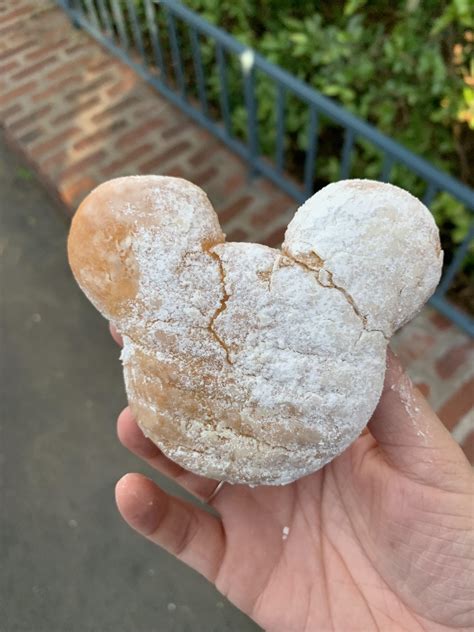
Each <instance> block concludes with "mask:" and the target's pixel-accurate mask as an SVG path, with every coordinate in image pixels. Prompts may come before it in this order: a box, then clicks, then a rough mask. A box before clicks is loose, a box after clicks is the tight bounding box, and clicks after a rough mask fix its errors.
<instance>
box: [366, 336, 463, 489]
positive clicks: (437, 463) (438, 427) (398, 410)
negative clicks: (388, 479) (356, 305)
mask: <svg viewBox="0 0 474 632" xmlns="http://www.w3.org/2000/svg"><path fill="white" fill-rule="evenodd" d="M369 430H370V432H371V434H372V436H373V437H374V438H375V439H376V441H377V443H378V444H379V446H380V448H381V450H382V453H383V454H384V456H385V457H386V459H387V461H388V462H389V463H390V464H391V465H392V466H393V467H394V468H396V469H397V470H400V471H401V472H403V473H404V474H405V475H407V476H408V477H410V478H412V479H414V480H417V481H418V482H421V483H423V484H429V485H435V486H438V487H443V488H446V489H448V488H449V489H450V490H452V491H454V489H458V488H460V487H461V486H462V484H463V483H465V481H466V477H470V476H471V468H470V465H469V462H468V460H467V459H466V457H465V456H464V453H463V451H462V450H461V448H460V447H459V445H458V444H457V443H456V441H455V440H454V439H453V438H452V437H451V435H450V433H449V431H448V430H447V429H446V428H445V427H444V425H443V424H442V422H441V421H440V419H439V418H438V416H437V415H436V414H435V412H434V411H433V409H432V408H431V406H430V405H429V404H428V402H427V401H426V399H425V398H424V397H423V395H422V394H421V393H420V391H419V390H418V389H417V388H416V387H415V386H414V385H413V383H412V381H411V380H410V378H409V377H408V376H407V375H406V373H405V372H404V371H403V368H402V366H401V364H400V362H399V360H398V358H397V357H396V356H395V355H394V353H393V352H392V351H391V350H390V349H389V350H388V354H387V370H386V374H385V383H384V388H383V392H382V396H381V398H380V402H379V404H378V406H377V408H376V409H375V412H374V414H373V416H372V419H371V420H370V422H369Z"/></svg>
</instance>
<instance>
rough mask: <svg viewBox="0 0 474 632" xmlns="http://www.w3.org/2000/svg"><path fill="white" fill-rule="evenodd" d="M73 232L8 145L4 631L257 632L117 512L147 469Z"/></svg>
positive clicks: (3, 174)
mask: <svg viewBox="0 0 474 632" xmlns="http://www.w3.org/2000/svg"><path fill="white" fill-rule="evenodd" d="M66 232H67V226H66V222H65V221H64V217H63V216H62V215H61V212H60V210H59V209H57V208H54V206H53V204H52V203H51V199H50V198H49V197H48V196H47V194H46V193H45V192H44V191H43V190H42V188H41V187H40V186H39V185H38V184H37V182H36V181H35V179H34V178H32V176H31V175H29V172H28V171H27V170H25V168H24V166H23V165H22V164H21V163H20V162H19V161H18V160H17V159H16V157H15V156H14V155H13V154H12V153H11V152H9V151H8V150H7V149H6V147H5V145H4V144H3V141H2V139H1V137H0V262H1V264H0V265H1V268H0V269H1V277H0V288H1V297H0V301H1V306H2V307H1V345H0V346H1V392H0V401H1V413H2V414H1V421H0V423H1V426H0V428H1V430H0V431H1V438H0V459H1V462H0V497H1V498H0V506H1V509H0V515H1V518H0V543H1V557H2V561H1V565H0V631H1V632H17V631H18V632H20V631H21V632H155V631H156V632H185V631H187V632H212V631H215V632H226V631H229V632H231V631H232V632H246V631H250V630H257V629H258V628H257V627H256V626H255V625H254V624H253V623H252V622H251V621H249V620H248V619H247V618H246V617H245V616H244V615H243V614H241V613H240V612H238V611H237V610H236V609H234V608H233V607H232V606H230V605H229V604H227V603H226V600H225V599H224V598H223V597H222V596H220V595H219V594H218V593H217V592H216V591H215V590H214V589H213V588H212V587H211V586H210V585H209V584H208V583H207V582H206V581H205V580H204V579H203V578H201V577H200V576H199V575H197V574H195V573H194V572H193V571H191V570H189V569H188V568H186V567H185V566H183V565H181V564H180V563H179V562H177V561H176V560H175V559H173V558H172V557H171V556H169V555H168V554H166V553H165V552H163V551H161V550H159V549H157V548H156V547H154V546H153V545H152V544H150V543H148V542H146V541H144V540H143V539H141V538H139V537H138V536H137V535H136V534H135V533H134V532H133V531H131V530H130V529H129V527H127V525H126V524H125V523H124V522H122V520H121V518H120V516H119V514H118V512H117V510H116V508H115V504H114V492H113V490H114V485H115V482H116V481H117V479H118V478H120V476H121V475H122V474H123V473H125V472H126V471H141V472H143V473H146V474H151V472H150V470H147V469H145V468H144V467H142V466H141V464H140V462H139V461H138V460H137V459H135V458H134V457H132V456H131V455H129V454H128V453H127V452H126V451H125V450H124V449H123V448H122V447H121V446H120V444H119V442H118V440H117V439H116V436H115V417H116V415H117V413H118V412H119V410H120V409H121V407H122V406H123V405H124V404H125V398H124V392H123V386H122V378H121V367H120V364H119V361H118V349H117V348H116V346H115V344H114V343H113V342H112V340H111V338H110V336H109V335H108V333H107V328H106V324H105V322H104V321H103V320H102V319H101V317H100V316H99V315H98V314H97V313H96V311H95V310H94V309H93V307H92V306H91V305H90V304H89V303H88V301H87V300H86V299H85V298H84V297H83V296H82V294H81V293H80V291H79V290H78V288H77V287H76V285H75V283H74V282H73V279H72V277H71V273H70V272H69V269H68V266H67V263H66V253H65V238H66ZM161 482H163V481H160V483H161ZM168 488H169V489H171V486H170V485H168Z"/></svg>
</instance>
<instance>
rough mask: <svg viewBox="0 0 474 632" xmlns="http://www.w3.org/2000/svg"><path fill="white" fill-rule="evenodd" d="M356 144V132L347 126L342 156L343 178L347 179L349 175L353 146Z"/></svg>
mask: <svg viewBox="0 0 474 632" xmlns="http://www.w3.org/2000/svg"><path fill="white" fill-rule="evenodd" d="M353 146H354V132H353V131H352V130H351V129H349V128H348V127H346V132H345V134H344V145H343V147H342V157H341V173H340V178H341V180H345V179H346V178H348V177H349V174H350V171H351V158H352V148H353Z"/></svg>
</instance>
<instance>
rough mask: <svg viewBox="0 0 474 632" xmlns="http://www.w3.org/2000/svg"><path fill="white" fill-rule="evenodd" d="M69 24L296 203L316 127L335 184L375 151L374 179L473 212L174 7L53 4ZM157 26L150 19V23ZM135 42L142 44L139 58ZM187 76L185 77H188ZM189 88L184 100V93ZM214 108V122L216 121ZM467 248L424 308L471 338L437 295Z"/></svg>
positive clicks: (472, 193) (330, 105)
mask: <svg viewBox="0 0 474 632" xmlns="http://www.w3.org/2000/svg"><path fill="white" fill-rule="evenodd" d="M57 1H58V4H59V5H60V6H61V7H62V8H63V9H64V10H65V11H66V12H67V13H68V14H69V16H70V18H71V20H72V21H73V23H74V24H75V25H76V26H78V27H81V28H83V29H84V30H86V31H87V32H88V33H89V34H90V35H92V36H93V37H94V38H95V39H96V40H97V41H98V42H99V43H100V44H102V45H103V46H104V47H105V48H107V49H108V50H109V51H111V52H112V53H113V54H114V55H116V56H117V57H118V58H120V59H121V60H122V61H123V62H125V63H127V64H128V65H129V66H131V67H132V68H133V69H134V70H135V71H136V72H137V73H138V74H139V75H140V76H141V77H143V78H144V79H145V80H147V81H148V82H149V83H151V84H152V85H153V86H154V87H155V88H156V89H157V90H158V91H159V92H160V93H161V94H162V95H163V96H165V97H166V98H167V99H168V100H169V101H170V102H172V103H173V104H174V105H176V106H178V107H179V108H180V109H181V110H183V111H184V112H185V113H186V114H187V115H189V116H190V117H191V118H192V119H193V120H194V121H196V122H197V123H199V124H200V125H201V126H203V127H205V128H206V129H207V130H209V131H210V132H212V133H213V134H214V135H215V136H216V137H217V138H219V139H220V140H221V141H223V142H224V143H225V144H227V145H228V146H229V147H230V149H231V150H232V151H234V152H235V153H237V154H238V155H239V156H240V157H241V158H243V159H244V160H245V161H246V162H247V163H248V165H249V172H250V173H251V174H253V175H256V174H259V175H262V176H264V177H266V178H268V179H269V180H271V181H272V182H274V183H275V184H276V185H277V186H278V187H279V188H281V189H282V190H284V191H285V192H286V193H288V194H289V195H290V196H292V197H293V198H294V199H295V200H296V201H297V202H302V201H304V200H305V199H307V198H308V197H309V196H310V195H311V194H312V193H313V192H314V190H315V172H316V171H317V170H316V167H315V165H316V160H317V156H318V136H319V132H320V128H321V119H322V118H324V119H325V120H326V121H329V122H330V123H331V124H333V125H337V126H339V127H340V128H341V130H342V132H343V141H342V146H341V149H340V156H339V159H340V173H339V177H340V178H341V179H343V178H349V177H351V166H352V165H351V163H352V158H353V155H354V152H355V150H356V144H357V142H358V141H363V142H365V143H369V144H370V146H371V147H372V148H374V149H376V150H377V151H379V152H381V155H382V161H381V168H380V173H379V175H378V179H379V180H381V181H385V182H390V181H391V174H392V173H393V170H394V167H396V166H397V165H403V166H404V167H406V168H407V169H408V170H409V171H410V172H412V173H413V174H416V175H417V176H418V177H419V178H420V179H421V181H422V182H423V183H424V184H425V190H424V194H423V195H422V200H423V202H424V204H425V205H426V206H428V207H430V205H431V204H432V203H433V200H434V199H435V197H436V196H437V195H438V194H440V193H443V192H445V193H448V194H449V195H450V196H452V197H453V198H454V199H455V200H457V201H459V202H460V203H461V204H463V205H464V206H466V208H467V209H468V210H469V211H470V213H471V214H472V213H474V190H473V189H471V188H470V187H468V186H466V185H465V184H463V183H462V182H460V181H459V180H457V179H456V178H453V177H452V176H450V175H448V174H447V173H446V172H444V171H442V170H440V169H438V168H437V167H435V166H434V165H432V164H431V163H429V162H428V161H427V160H424V159H423V158H421V157H420V156H417V155H416V154H414V153H413V152H411V151H409V150H408V149H406V148H405V147H403V146H402V145H400V144H399V143H398V142H396V141H394V140H393V139H391V138H390V137H388V136H386V135H385V134H383V133H381V132H380V131H378V130H377V129H376V128H375V127H373V126H372V125H370V124H369V123H367V122H365V121H364V120H362V119H360V118H358V117H357V116H355V115H353V114H352V113H350V112H349V111H348V110H346V109H345V108H343V107H342V106H340V105H338V104H337V103H335V102H334V101H333V100H332V99H330V98H328V97H326V96H324V95H323V94H321V93H320V92H318V91H317V90H315V89H314V88H312V87H310V86H308V85H307V84H305V83H304V82H303V81H301V80H299V79H297V78H296V77H294V76H293V75H291V74H289V73H288V72H286V71H285V70H283V69H282V68H280V67H278V66H276V65H274V64H272V63H270V62H268V61H267V60H266V59H265V58H263V57H262V56H260V55H259V54H258V53H256V52H255V51H254V50H252V49H250V48H248V47H246V46H245V45H243V44H242V43H240V42H239V41H238V40H236V39H235V38H234V37H232V36H230V35H229V34H228V33H226V32H225V31H223V30H222V29H220V28H218V27H216V26H213V25H212V24H210V23H208V22H207V21H205V20H204V19H202V18H201V17H200V16H199V15H197V14H196V13H194V12H193V11H191V10H190V9H188V8H187V7H185V6H183V5H182V4H180V3H179V2H177V1H176V0H142V1H141V3H140V5H141V8H142V13H141V15H139V14H138V10H137V3H136V2H135V1H134V0H57ZM159 18H160V19H159ZM144 33H145V36H146V38H147V42H149V46H148V48H149V49H150V50H146V47H145V41H144ZM183 34H185V35H186V38H185V39H186V45H187V46H189V47H190V50H191V54H192V64H191V66H189V64H188V65H186V62H185V60H184V59H183V45H184V44H185V42H184V37H183ZM204 39H206V40H210V41H211V42H212V44H213V46H214V50H215V70H216V72H215V78H216V81H217V82H218V88H219V99H218V106H217V108H214V110H213V111H212V108H211V105H210V103H209V97H208V91H207V88H206V84H207V80H208V77H206V71H205V65H204V63H203V55H202V46H201V44H202V41H203V40H204ZM236 66H237V67H238V72H239V75H240V82H241V98H242V105H243V107H244V109H245V115H246V123H245V128H246V129H245V137H242V134H241V135H240V137H238V135H236V134H235V132H234V130H233V125H232V117H231V108H230V102H231V96H232V95H231V94H230V88H229V72H230V70H231V69H234V70H235V67H236ZM190 73H192V77H190ZM257 75H258V77H259V78H261V77H264V78H265V81H267V82H269V83H270V84H272V85H273V87H274V90H275V113H274V115H275V150H274V154H273V156H272V157H271V158H269V157H268V156H264V155H263V153H262V151H261V150H260V145H259V123H258V113H257V111H258V97H257ZM191 89H193V90H194V94H190V91H191ZM288 98H293V99H295V98H296V99H298V101H300V102H301V103H303V104H305V107H307V109H308V123H307V129H306V134H307V145H306V150H305V157H304V160H303V163H304V164H303V173H302V177H301V178H300V181H298V179H296V178H294V177H292V176H290V175H289V174H288V173H287V172H286V171H285V134H286V119H285V106H286V102H287V99H288ZM216 109H217V116H216ZM473 239H474V226H473V225H471V228H470V230H469V231H468V234H467V236H466V238H465V239H464V241H463V242H462V243H461V244H460V245H459V246H458V247H457V250H456V252H455V255H454V256H453V258H452V260H451V262H450V263H449V265H448V266H447V267H446V269H445V270H444V273H443V277H442V279H441V283H440V285H439V287H438V289H437V291H436V293H435V294H434V296H433V297H432V298H431V303H432V304H433V305H434V306H435V307H436V308H437V309H438V310H439V311H440V312H442V313H443V314H444V315H446V316H447V317H449V318H450V319H451V320H453V321H454V322H455V323H456V324H457V325H459V326H460V327H462V328H463V329H464V330H466V331H467V332H468V333H469V334H470V335H471V336H474V320H473V319H472V318H471V317H469V316H468V315H467V314H465V313H464V312H463V311H461V310H460V309H458V308H457V307H455V306H454V305H452V304H451V303H450V302H449V301H448V300H447V298H446V293H447V291H448V290H449V289H450V287H451V284H452V283H453V280H454V278H455V276H456V274H457V273H458V272H459V270H460V269H461V267H462V264H463V261H464V259H465V257H466V255H467V252H468V249H469V246H470V244H471V242H472V240H473Z"/></svg>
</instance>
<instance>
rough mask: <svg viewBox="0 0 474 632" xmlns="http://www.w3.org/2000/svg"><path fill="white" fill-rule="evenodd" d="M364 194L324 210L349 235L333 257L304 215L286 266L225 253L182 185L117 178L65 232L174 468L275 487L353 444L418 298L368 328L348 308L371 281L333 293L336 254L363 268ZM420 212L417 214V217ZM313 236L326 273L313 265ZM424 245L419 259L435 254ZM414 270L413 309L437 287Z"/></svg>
mask: <svg viewBox="0 0 474 632" xmlns="http://www.w3.org/2000/svg"><path fill="white" fill-rule="evenodd" d="M377 184H378V183H377ZM340 185H341V186H342V187H343V188H344V187H347V184H344V183H340ZM372 185H373V183H370V182H369V181H367V182H366V184H365V186H366V187H369V189H370V187H371V186H372ZM331 186H337V185H331ZM381 186H382V187H387V186H388V185H381ZM327 188H329V187H327ZM384 191H385V189H384ZM366 193H367V192H366V191H364V188H363V186H362V189H358V190H357V192H356V193H354V194H353V193H351V194H350V195H349V196H347V195H346V194H345V193H344V194H343V193H341V192H339V193H337V191H336V193H335V195H336V199H337V200H343V201H342V202H341V203H340V204H339V202H338V204H337V205H336V206H332V207H330V208H333V209H334V208H338V209H340V210H339V211H338V212H337V213H336V215H335V216H331V217H332V219H334V221H335V224H336V226H337V227H338V235H339V236H340V235H341V232H344V231H345V232H344V235H346V237H344V238H341V239H340V240H339V242H338V243H337V244H336V245H337V248H335V249H333V250H330V249H329V246H330V239H329V237H326V236H325V235H326V233H328V231H330V228H329V224H330V220H331V217H330V216H329V215H328V214H327V213H326V210H325V207H324V206H323V208H321V207H319V206H318V207H316V206H312V205H311V204H308V203H306V205H304V206H303V207H302V209H301V210H300V211H299V212H298V214H297V215H296V216H295V219H294V220H293V222H292V223H291V224H290V227H289V229H288V232H287V238H286V242H285V248H284V253H282V252H280V251H278V250H274V249H271V248H268V247H266V246H261V245H258V244H242V243H225V242H224V236H223V234H222V231H221V230H220V227H219V224H218V221H217V218H216V216H215V213H214V211H213V209H212V207H211V205H210V204H209V202H208V200H207V197H206V196H205V194H204V193H203V192H202V191H201V190H200V189H198V188H197V187H195V186H194V185H191V184H190V183H188V182H185V181H183V180H180V179H175V178H164V177H159V176H146V177H140V178H134V179H132V178H121V179H118V180H114V181H111V182H109V183H106V184H105V185H102V186H101V187H99V188H98V189H96V191H94V192H93V193H92V194H91V195H90V196H89V198H87V200H86V201H85V202H84V203H83V205H82V206H81V208H80V209H79V211H78V214H77V216H76V217H75V219H74V223H73V227H72V230H71V236H70V242H69V252H70V261H71V266H72V268H73V271H74V273H75V275H76V278H77V279H78V282H79V283H80V285H81V287H82V288H83V289H84V291H85V292H86V294H87V295H88V296H89V297H90V299H91V300H92V301H93V302H94V304H95V305H96V306H97V307H98V309H100V311H101V312H102V313H103V314H104V315H105V316H106V317H107V318H109V319H111V320H113V321H114V322H115V324H116V326H117V328H118V329H119V331H120V332H121V333H122V335H123V338H124V348H123V351H122V356H121V357H122V362H123V365H124V376H125V383H126V388H127V395H128V398H129V401H130V405H131V407H132V409H133V411H134V413H135V415H136V418H137V420H138V423H139V425H140V427H141V428H142V430H143V431H144V433H145V434H146V435H147V436H149V437H150V438H151V439H152V440H153V441H154V442H155V443H156V444H157V445H158V446H159V447H160V448H161V449H162V450H163V452H164V453H165V454H167V455H168V456H169V457H170V458H172V459H173V460H175V461H177V462H178V463H180V464H181V465H183V466H184V467H186V468H187V469H189V470H191V471H193V472H196V473H198V474H203V475H205V476H209V477H211V478H216V479H219V480H225V481H228V482H231V483H237V482H238V483H248V484H252V485H255V484H284V483H288V482H291V481H293V480H295V479H297V478H299V477H301V476H304V475H305V474H308V473H310V472H312V471H315V470H317V469H318V468H320V467H322V466H323V465H324V464H325V463H327V462H329V461H330V460H331V459H332V458H334V457H335V456H336V455H337V454H339V453H340V452H342V451H343V450H344V449H345V448H346V447H347V446H348V445H349V444H350V443H351V442H352V441H353V440H354V439H355V438H356V437H357V436H358V434H359V433H360V431H361V430H362V428H363V427H364V425H365V424H366V422H367V421H368V419H369V418H370V415H371V414H372V412H373V410H374V408H375V406H376V404H377V401H378V399H379V396H380V393H381V389H382V384H383V378H384V371H385V350H386V344H387V340H386V336H387V332H389V331H391V330H392V329H393V328H394V327H395V326H396V323H397V322H403V319H406V318H407V317H408V315H407V309H408V310H411V309H413V307H414V306H415V302H416V301H415V300H414V298H413V296H414V294H416V290H413V291H411V292H410V293H408V294H407V296H409V297H410V299H409V300H408V301H405V302H403V301H402V303H401V304H402V308H403V312H399V311H398V306H397V308H396V309H395V313H390V314H389V315H388V316H386V317H385V314H384V312H383V310H382V311H380V310H379V312H377V313H375V312H374V314H375V315H373V314H372V312H370V313H369V312H368V315H365V314H362V313H361V312H360V309H361V307H360V306H359V304H358V303H357V304H356V301H358V300H360V299H361V298H362V301H361V303H360V305H361V306H362V309H365V306H366V303H365V302H364V300H367V301H368V300H369V299H368V298H367V299H366V297H368V296H369V295H370V287H371V286H370V283H368V282H367V280H368V278H369V277H366V278H365V285H363V284H358V285H349V287H350V289H351V294H352V292H353V291H354V292H355V296H356V298H353V297H352V295H349V293H348V291H347V290H346V289H345V287H344V285H342V284H341V283H342V282H343V281H344V280H345V279H346V278H347V279H348V280H349V281H350V282H351V283H352V280H353V276H351V275H349V273H346V276H344V274H345V270H346V267H345V266H346V263H347V262H345V260H344V258H342V259H341V257H339V258H338V256H337V253H338V252H343V251H344V247H346V246H347V248H348V252H349V254H350V255H351V256H354V257H356V259H357V261H358V260H359V259H360V258H361V256H362V254H361V253H362V251H361V247H360V242H359V240H360V239H362V238H364V239H365V238H366V237H364V235H365V233H363V231H362V229H359V227H357V229H356V228H354V226H352V224H354V221H355V220H354V217H353V215H352V214H351V213H352V210H351V209H353V208H354V200H355V201H356V206H357V204H359V206H361V204H362V202H361V200H363V199H364V196H366ZM317 195H319V194H317ZM338 195H339V197H338ZM344 196H345V197H344ZM315 197H316V196H314V198H315ZM380 197H381V199H382V198H383V195H382V194H380ZM314 198H313V199H314ZM331 199H333V198H332V197H331ZM369 199H372V198H371V197H370V195H369ZM383 204H384V208H385V207H386V205H387V202H386V200H385V199H383ZM347 205H348V206H347ZM369 207H370V208H373V205H372V206H370V204H369ZM420 207H421V209H422V210H421V211H420V210H419V209H418V208H417V210H416V211H415V214H416V213H418V214H419V213H421V214H422V215H423V216H424V215H425V214H427V213H428V211H427V210H426V209H424V207H422V205H421V204H420ZM357 208H359V207H357ZM364 208H365V207H364ZM377 208H378V207H377ZM341 209H342V210H341ZM302 211H303V212H302ZM338 213H339V214H341V213H342V215H341V217H343V218H346V219H345V220H344V221H350V222H352V223H351V229H350V230H349V229H348V228H347V226H346V227H345V228H344V231H343V227H344V226H345V224H344V221H343V220H342V219H341V218H340V217H339V215H338ZM374 216H375V219H376V222H375V224H374ZM314 217H316V218H317V219H318V221H317V222H314V221H313V220H314ZM401 217H402V218H403V217H404V215H402V216H401ZM321 218H323V220H321ZM320 220H321V221H323V224H322V225H321V224H320ZM379 220H380V217H379V215H378V214H377V213H375V215H374V212H367V211H366V212H365V213H364V212H362V214H361V217H360V218H359V220H358V221H359V222H360V223H361V224H365V225H366V226H368V229H367V230H373V229H374V226H377V225H379V224H377V222H379ZM426 221H427V220H426V219H423V218H418V219H417V220H416V221H415V222H413V220H412V219H410V223H409V224H407V225H408V226H409V227H410V229H411V228H412V226H418V225H421V226H424V225H425V224H424V223H423V222H425V223H426ZM417 222H418V224H417ZM324 231H326V233H325V232H324ZM351 231H352V232H351ZM318 232H319V234H322V235H323V237H322V241H321V244H322V247H323V250H324V249H326V250H325V251H327V252H328V254H329V257H328V259H329V261H330V262H331V264H333V263H334V262H335V263H334V266H335V267H329V266H327V265H326V264H324V266H322V265H319V263H320V261H319V259H318V258H317V257H316V255H315V254H314V253H312V256H309V255H310V254H311V253H309V252H308V245H309V247H311V248H313V245H314V244H318V245H319V243H320V242H319V241H318V239H319V237H318ZM389 232H390V234H391V233H392V232H393V233H394V235H402V232H403V227H402V228H400V225H399V223H398V221H397V222H395V223H394V224H393V225H391V226H390V227H389ZM328 234H329V233H328ZM348 234H357V235H358V239H357V240H355V241H354V240H352V241H351V239H350V238H347V235H348ZM430 235H431V234H430ZM333 239H334V240H336V235H335V234H334V235H333ZM397 239H401V237H399V238H397ZM424 239H425V242H423V240H421V241H419V242H417V243H419V244H420V247H421V246H422V245H423V243H425V249H426V248H428V247H431V246H428V244H431V242H430V240H429V239H427V236H426V234H425V237H424ZM374 240H377V236H376V235H375V236H374ZM397 243H398V242H397ZM89 244H91V246H90V247H89ZM364 244H367V239H366V241H365V242H364ZM305 249H306V250H305ZM380 252H381V253H382V254H384V251H383V249H382V251H380ZM385 252H386V251H385ZM396 252H398V251H395V254H396ZM372 259H373V262H375V260H377V256H376V253H375V254H374V256H373V257H372ZM341 260H342V261H344V264H339V263H338V262H339V261H341ZM380 263H381V262H380V261H379V262H378V265H380ZM418 263H419V262H418V260H417V255H414V256H413V261H412V262H410V261H408V265H412V268H413V269H412V272H411V274H412V276H413V275H414V277H415V278H416V279H417V282H418V279H419V278H420V284H419V285H418V287H419V288H421V289H420V299H419V301H422V300H424V298H425V294H426V291H427V290H426V287H427V284H429V283H431V279H432V278H433V274H432V270H431V268H430V269H428V270H427V271H425V276H424V277H423V276H422V275H421V276H420V268H419V266H418ZM385 265H386V267H388V269H390V270H391V267H392V266H394V267H395V268H396V266H397V264H396V262H389V261H385ZM397 269H398V268H397ZM366 270H367V268H364V272H366ZM413 270H415V272H413ZM374 274H375V273H374ZM426 277H428V281H426ZM404 278H405V277H404ZM406 278H410V275H409V274H408V273H407V275H406ZM377 279H378V277H377ZM361 288H362V289H361ZM362 290H363V291H362ZM380 291H381V292H382V294H384V296H385V295H388V294H389V293H390V291H391V290H390V289H389V288H387V289H386V291H385V289H384V288H383V287H382V289H380V288H378V292H379V293H380ZM397 291H398V290H397ZM391 300H392V299H391V298H390V297H389V298H388V299H387V301H386V302H384V303H383V305H385V306H386V307H387V309H388V308H390V306H391V305H392V302H391ZM377 303H378V300H376V301H375V304H377ZM367 304H368V303H367ZM420 306H421V302H419V303H418V304H416V308H417V309H418V308H419V307H420ZM382 316H383V317H384V319H383V322H382ZM377 319H378V320H377ZM375 325H376V326H375Z"/></svg>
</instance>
